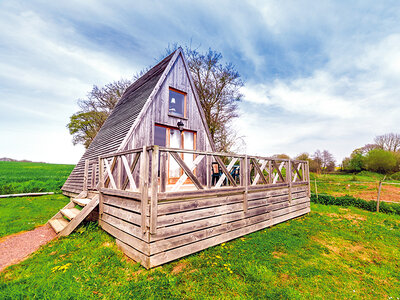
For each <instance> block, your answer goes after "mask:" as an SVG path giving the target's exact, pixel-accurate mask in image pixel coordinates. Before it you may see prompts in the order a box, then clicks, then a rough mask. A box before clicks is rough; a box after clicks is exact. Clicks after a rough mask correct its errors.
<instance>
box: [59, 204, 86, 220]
mask: <svg viewBox="0 0 400 300" xmlns="http://www.w3.org/2000/svg"><path fill="white" fill-rule="evenodd" d="M60 212H61V213H62V214H63V215H64V216H66V217H67V218H68V219H70V220H72V219H73V218H75V217H76V216H77V215H78V214H79V213H80V212H81V211H80V210H79V209H77V208H75V207H73V208H65V209H62V210H60Z"/></svg>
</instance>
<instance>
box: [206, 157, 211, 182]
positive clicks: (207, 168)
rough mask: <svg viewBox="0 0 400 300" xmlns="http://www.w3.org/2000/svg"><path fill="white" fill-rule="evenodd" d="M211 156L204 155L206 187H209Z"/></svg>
mask: <svg viewBox="0 0 400 300" xmlns="http://www.w3.org/2000/svg"><path fill="white" fill-rule="evenodd" d="M211 168H212V164H211V156H210V155H206V184H207V189H211V179H212V178H211V176H212V175H211Z"/></svg>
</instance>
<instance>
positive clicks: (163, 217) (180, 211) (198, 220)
mask: <svg viewBox="0 0 400 300" xmlns="http://www.w3.org/2000/svg"><path fill="white" fill-rule="evenodd" d="M173 164H174V165H173ZM172 165H173V166H174V167H175V169H174V170H175V174H179V177H176V178H175V179H174V180H173V181H170V180H169V177H170V176H168V175H170V174H171V173H170V170H171V166H172ZM98 166H100V167H99V175H98V176H99V184H98V190H99V191H100V224H101V226H102V227H103V228H104V229H105V230H106V231H108V232H109V233H111V234H112V235H113V236H115V237H116V238H117V243H118V244H119V245H120V246H121V248H122V249H123V250H124V251H125V253H127V254H128V255H129V256H131V257H133V258H134V259H135V260H138V261H140V262H141V263H142V264H143V265H144V266H145V267H153V266H156V265H159V264H162V263H165V262H167V261H170V260H173V259H176V258H179V257H182V256H184V255H187V254H190V253H193V252H196V251H199V250H202V249H205V248H207V247H210V246H212V245H216V244H218V243H221V242H223V241H227V240H229V239H233V238H236V237H239V236H242V235H244V234H247V233H249V232H253V231H256V230H259V229H262V228H265V227H267V226H271V225H273V224H276V223H279V222H282V221H285V220H288V219H290V218H293V217H297V216H300V215H302V214H305V213H307V212H309V195H310V185H309V183H310V181H309V172H308V163H307V162H306V161H299V160H290V159H277V158H270V157H262V156H251V155H241V154H234V153H217V152H204V151H196V150H184V149H173V148H165V147H158V146H149V147H143V148H141V149H134V150H128V151H123V152H119V153H114V154H110V155H103V156H101V157H100V158H99V161H98Z"/></svg>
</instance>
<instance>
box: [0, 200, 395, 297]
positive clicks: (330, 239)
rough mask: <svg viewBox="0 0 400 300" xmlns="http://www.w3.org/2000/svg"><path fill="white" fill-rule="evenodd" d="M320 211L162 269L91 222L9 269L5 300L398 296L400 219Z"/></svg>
mask: <svg viewBox="0 0 400 300" xmlns="http://www.w3.org/2000/svg"><path fill="white" fill-rule="evenodd" d="M311 210H312V212H311V213H310V214H309V215H307V216H304V217H301V218H298V219H295V220H291V221H288V222H285V223H282V224H279V225H277V226H274V227H272V228H268V229H265V230H262V231H258V232H255V233H253V234H250V235H247V236H245V237H243V238H239V239H236V240H234V241H231V242H228V243H224V244H221V245H219V246H216V247H212V248H209V249H206V250H204V251H202V252H199V253H197V254H194V255H191V256H188V257H186V258H183V259H180V260H178V261H175V262H172V263H168V264H165V265H163V266H161V267H158V268H155V269H153V270H145V269H144V268H142V267H141V266H140V265H139V264H137V263H135V262H133V261H131V260H128V259H126V258H125V257H124V256H123V254H122V253H121V252H120V251H119V250H118V249H117V247H116V245H115V242H114V239H113V238H112V237H111V236H109V235H108V234H107V233H105V232H104V231H102V230H101V229H99V228H98V227H97V226H96V225H95V224H93V223H92V224H86V225H85V226H81V227H80V228H79V229H78V231H77V232H75V233H73V234H72V235H70V236H69V237H66V238H61V239H59V240H55V241H53V242H51V243H50V244H48V245H47V246H44V247H42V248H41V249H40V250H39V251H38V252H37V253H35V254H34V255H32V256H31V257H30V258H29V259H27V260H25V261H23V262H22V263H20V264H18V265H15V266H12V267H9V268H7V269H6V270H5V271H3V272H2V273H1V274H0V298H1V299H19V298H40V299H41V298H44V299H50V298H51V299H69V298H72V299H75V298H81V299H84V298H88V299H92V298H95V299H98V298H102V299H110V298H112V299H126V298H139V299H143V298H153V299H155V298H168V299H181V298H193V299H203V298H244V297H246V298H271V299H304V298H313V299H314V298H315V299H337V298H342V299H384V298H385V299H391V298H390V297H393V299H398V297H400V273H399V272H398V270H399V267H400V248H399V245H400V217H399V216H394V215H386V214H377V213H371V212H366V211H362V210H360V209H357V208H343V207H338V206H326V205H320V204H314V203H313V204H312V207H311Z"/></svg>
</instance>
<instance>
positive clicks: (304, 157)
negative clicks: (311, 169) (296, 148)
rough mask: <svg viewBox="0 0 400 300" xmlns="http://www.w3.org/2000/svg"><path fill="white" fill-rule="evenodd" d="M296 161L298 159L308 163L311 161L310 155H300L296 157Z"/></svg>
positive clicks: (305, 153)
mask: <svg viewBox="0 0 400 300" xmlns="http://www.w3.org/2000/svg"><path fill="white" fill-rule="evenodd" d="M295 159H297V160H306V161H310V160H311V158H310V154H308V153H307V152H304V153H300V154H299V155H297V156H296V158H295Z"/></svg>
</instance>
